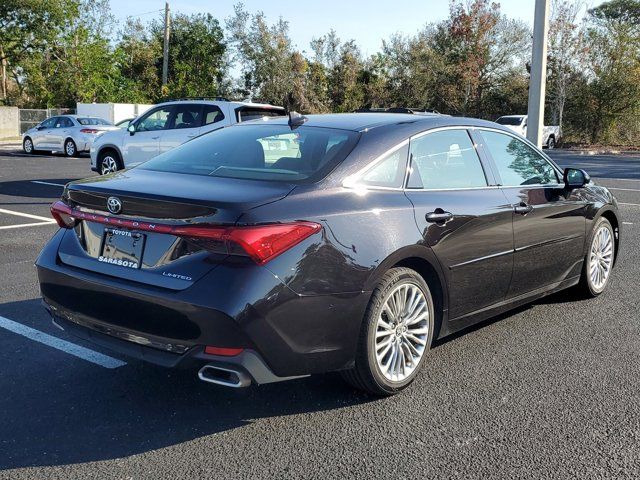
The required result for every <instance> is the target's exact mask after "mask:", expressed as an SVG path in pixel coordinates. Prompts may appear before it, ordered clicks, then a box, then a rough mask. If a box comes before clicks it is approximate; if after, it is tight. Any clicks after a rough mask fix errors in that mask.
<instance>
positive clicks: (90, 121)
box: [78, 118, 111, 125]
mask: <svg viewBox="0 0 640 480" xmlns="http://www.w3.org/2000/svg"><path fill="white" fill-rule="evenodd" d="M78 123H79V124H80V125H111V122H108V121H107V120H105V119H104V118H78Z"/></svg>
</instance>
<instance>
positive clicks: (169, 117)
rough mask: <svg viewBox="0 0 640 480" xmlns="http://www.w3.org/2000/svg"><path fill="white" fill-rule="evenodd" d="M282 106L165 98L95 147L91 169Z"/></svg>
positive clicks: (148, 154)
mask: <svg viewBox="0 0 640 480" xmlns="http://www.w3.org/2000/svg"><path fill="white" fill-rule="evenodd" d="M284 113H285V110H284V108H282V107H276V106H273V105H267V104H262V103H249V102H230V101H228V100H226V99H221V98H217V99H213V100H176V101H169V102H163V103H160V104H158V105H156V106H155V107H153V108H151V109H149V110H148V111H146V112H145V113H144V114H142V115H140V116H139V117H138V118H136V119H134V120H133V121H132V122H131V123H130V124H129V125H128V126H127V129H126V130H119V131H115V132H111V133H110V134H108V135H105V136H104V137H102V138H101V139H100V141H99V142H96V143H95V145H94V146H93V148H92V150H91V169H92V170H94V171H96V172H99V173H101V174H106V173H111V172H115V171H117V170H121V169H123V168H128V167H131V166H133V165H136V164H139V163H141V162H144V161H146V160H149V159H150V158H153V157H155V156H156V155H158V154H160V153H163V152H166V151H168V150H171V149H172V148H175V147H177V146H178V145H181V144H183V143H184V142H186V141H187V140H191V139H192V138H194V137H197V136H198V135H202V134H203V133H207V132H210V131H212V130H217V129H218V128H222V127H225V126H228V125H232V124H234V123H238V122H241V121H247V120H253V119H256V118H262V117H269V116H278V115H284Z"/></svg>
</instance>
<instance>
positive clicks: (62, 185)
mask: <svg viewBox="0 0 640 480" xmlns="http://www.w3.org/2000/svg"><path fill="white" fill-rule="evenodd" d="M31 183H39V184H40V185H53V186H54V187H64V184H63V183H51V182H43V181H42V180H31Z"/></svg>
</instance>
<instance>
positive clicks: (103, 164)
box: [98, 150, 120, 175]
mask: <svg viewBox="0 0 640 480" xmlns="http://www.w3.org/2000/svg"><path fill="white" fill-rule="evenodd" d="M98 168H99V170H100V174H101V175H107V174H109V173H113V172H117V171H118V170H120V162H119V160H118V158H117V157H116V155H115V154H114V153H113V152H111V151H110V150H107V151H106V152H104V153H101V154H100V156H99V157H98Z"/></svg>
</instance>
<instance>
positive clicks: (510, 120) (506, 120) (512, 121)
mask: <svg viewBox="0 0 640 480" xmlns="http://www.w3.org/2000/svg"><path fill="white" fill-rule="evenodd" d="M496 123H499V124H500V125H511V126H514V127H517V126H519V125H520V124H521V123H522V117H500V118H499V119H498V120H496Z"/></svg>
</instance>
